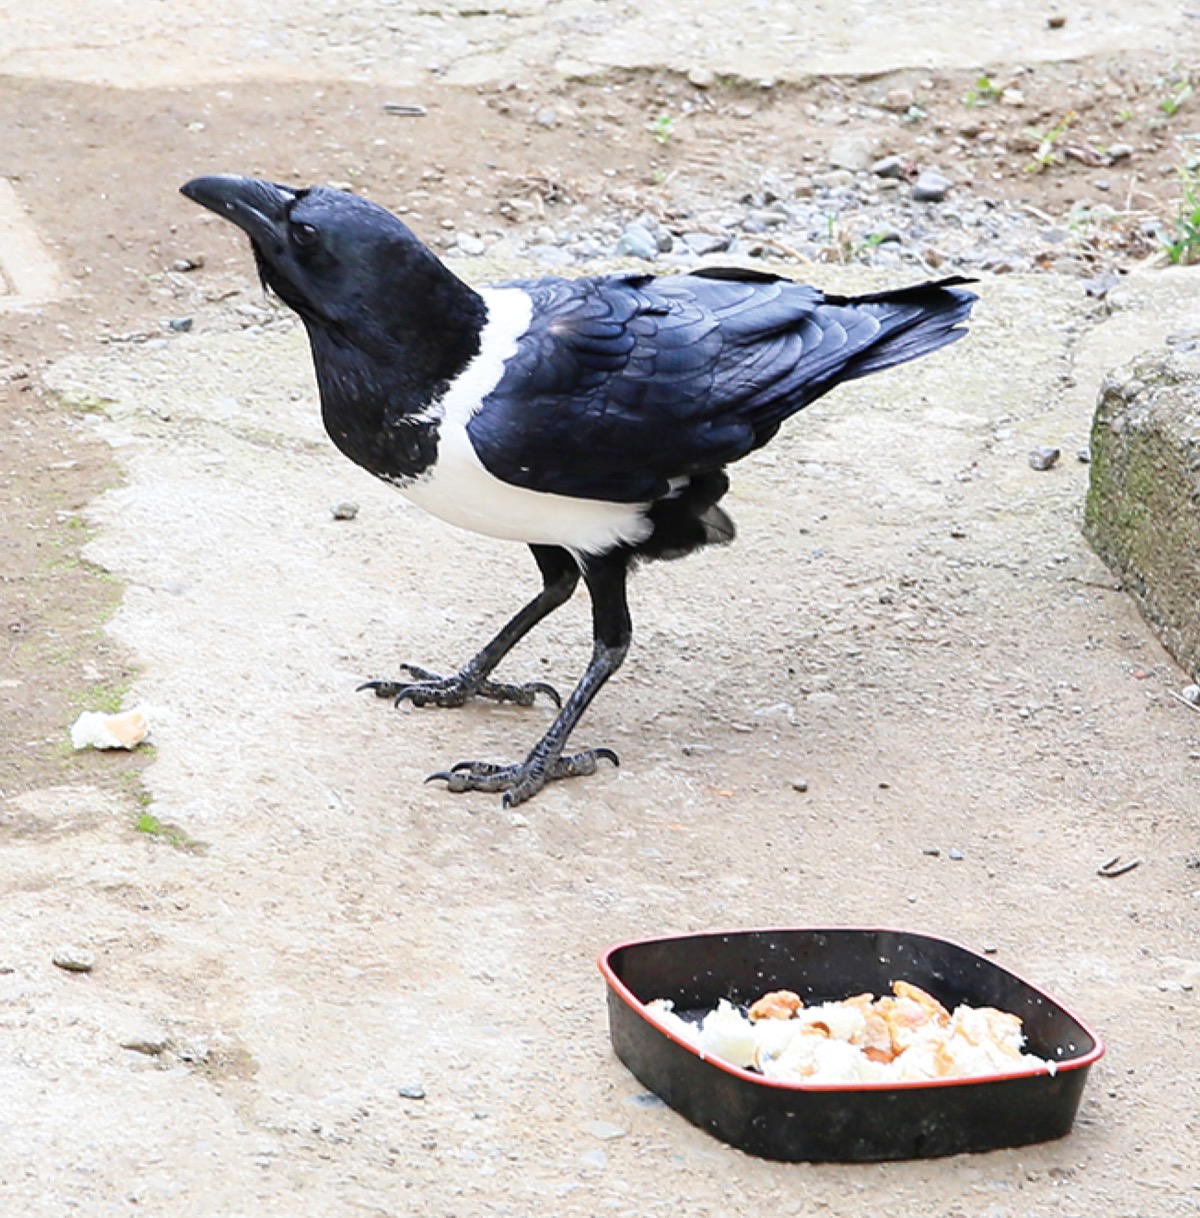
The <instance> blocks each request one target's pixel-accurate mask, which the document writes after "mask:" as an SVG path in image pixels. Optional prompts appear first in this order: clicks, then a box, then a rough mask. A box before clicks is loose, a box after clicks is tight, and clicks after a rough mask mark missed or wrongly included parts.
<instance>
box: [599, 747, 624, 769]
mask: <svg viewBox="0 0 1200 1218" xmlns="http://www.w3.org/2000/svg"><path fill="white" fill-rule="evenodd" d="M592 756H593V757H595V758H596V760H597V761H599V760H600V758H601V757H603V758H604V760H605V761H611V762H612V763H613V765H615V766H616V767H617V769H620V768H621V759H620V757H618V756H617V755H616V753H614V752H613V751H612V749H606V748H604V746H603V745H601V746H600V748H598V749H592Z"/></svg>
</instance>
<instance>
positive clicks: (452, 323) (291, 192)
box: [182, 174, 482, 355]
mask: <svg viewBox="0 0 1200 1218" xmlns="http://www.w3.org/2000/svg"><path fill="white" fill-rule="evenodd" d="M182 191H183V193H184V194H185V195H186V196H187V197H188V198H189V199H192V200H193V201H194V202H196V203H199V204H201V205H202V206H204V207H207V208H209V210H211V211H214V212H216V214H217V215H219V216H223V217H224V218H225V219H227V220H231V221H232V222H233V223H234V224H236V225H237V226H238V227H239V228H240V229H242V231H243V232H245V233H246V235H247V236H248V237H249V238H250V242H251V245H252V246H253V249H254V257H255V260H256V261H257V263H258V270H259V274H260V276H261V277H262V280H263V283H264V284H265V285H266V286H267V287H269V288H270V289H271V291H273V292H274V293H275V294H276V295H277V296H278V297H279V298H280V299H281V300H282V301H283V302H284V303H285V304H287V305H288V306H290V307H291V308H292V309H294V310H295V311H296V312H297V313H299V314H300V316H301V317H302V318H303V319H304V321H305V322H306V323H307V324H308V326H309V328H310V330H311V329H312V328H313V327H318V328H329V329H332V330H335V331H337V332H338V333H339V335H340V336H341V337H342V338H343V339H345V340H349V341H351V342H355V343H356V344H358V345H360V346H361V347H362V348H363V349H364V350H367V351H371V352H373V353H376V354H380V355H382V354H384V353H385V351H386V349H387V348H388V347H390V346H391V345H392V343H391V342H390V341H389V340H393V341H398V342H400V343H401V344H402V345H408V344H409V343H411V342H412V341H414V339H415V340H416V341H417V342H418V343H419V342H420V336H421V335H423V334H428V333H430V332H432V331H439V332H440V333H441V336H442V341H443V342H444V341H445V338H446V337H448V336H450V335H453V334H454V333H455V332H456V331H458V330H460V329H461V330H463V331H470V332H472V333H473V332H474V331H475V330H477V323H478V319H479V317H480V315H481V309H482V306H481V303H480V301H479V298H478V296H477V295H476V294H475V293H474V292H473V291H471V289H470V288H468V287H467V285H466V284H464V283H462V281H461V280H459V279H457V278H456V277H455V276H454V275H452V274H451V273H450V272H449V271H448V270H447V269H446V268H445V267H444V266H443V265H442V264H441V262H440V261H439V260H438V259H437V258H436V257H435V256H434V254H433V253H432V252H431V251H430V250H428V249H427V248H426V247H425V246H424V245H422V244H421V242H420V241H419V240H418V239H417V237H416V236H415V235H414V234H413V232H412V231H411V229H409V228H408V226H407V225H405V224H404V223H403V222H402V221H401V220H399V219H398V218H397V217H396V216H394V215H392V213H391V212H389V211H386V210H385V209H384V208H382V207H380V206H378V205H377V204H375V203H371V202H368V201H367V200H366V199H360V198H359V197H358V196H357V195H352V194H348V193H347V192H346V191H342V190H333V189H332V188H330V187H327V186H314V187H311V188H308V189H303V190H296V189H293V188H291V187H288V186H279V185H276V184H275V183H274V182H266V181H263V180H261V179H259V178H241V177H234V176H232V175H227V174H216V175H213V176H210V177H203V178H195V179H193V180H192V181H191V182H188V183H187V184H186V185H185V186H184V187H182ZM439 345H441V344H439ZM390 354H393V355H394V354H396V353H395V352H392V353H390Z"/></svg>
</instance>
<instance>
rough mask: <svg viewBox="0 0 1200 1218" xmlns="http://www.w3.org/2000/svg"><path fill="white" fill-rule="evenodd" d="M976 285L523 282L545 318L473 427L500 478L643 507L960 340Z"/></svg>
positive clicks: (725, 278) (704, 279) (758, 279)
mask: <svg viewBox="0 0 1200 1218" xmlns="http://www.w3.org/2000/svg"><path fill="white" fill-rule="evenodd" d="M960 282H962V281H961V280H947V281H943V282H940V283H937V284H926V285H919V286H918V287H916V288H909V289H902V290H900V291H899V292H893V293H878V294H876V295H873V296H869V297H860V298H858V299H847V298H837V297H829V298H827V297H825V296H824V295H822V293H820V292H819V291H817V290H816V289H814V288H810V287H806V286H803V285H800V284H795V283H792V282H790V281H788V280H785V279H780V278H778V277H775V276H771V275H762V274H758V273H756V272H741V271H738V270H737V269H734V268H718V269H715V270H710V271H706V272H702V273H698V274H694V275H679V276H668V277H661V278H654V277H651V276H644V275H639V276H624V277H607V278H592V279H578V280H563V279H548V280H537V281H533V282H525V283H519V284H514V285H512V286H515V287H521V288H523V289H524V290H525V291H526V292H528V293H529V294H530V296H531V297H532V299H533V321H532V323H531V325H530V327H529V330H528V331H527V332H526V334H525V335H524V336H523V337H522V338H521V340H520V342H519V344H518V349H517V352H516V354H515V355H514V356H513V358H512V359H511V360H510V361H509V363H508V365H507V366H506V370H505V374H504V376H503V378H502V379H501V381H500V383H499V384H498V385H497V386H496V388H495V389H494V390H493V391H492V393H491V394H489V395H488V396H487V397H486V398H485V399H484V402H483V404H482V407H481V409H480V410H479V411H478V412H477V413H476V414H475V415H474V416H473V417H472V419H471V421H470V423H469V424H468V433H469V435H470V438H471V442H472V444H473V445H474V447H475V450H476V452H477V453H478V455H479V457H480V460H481V461H482V462H483V463H484V465H485V466H486V467H487V468H488V470H490V471H491V473H493V474H494V475H496V476H497V477H498V478H501V479H503V480H504V481H506V482H509V483H513V484H515V485H518V486H523V487H526V488H528V489H531V490H537V491H546V492H552V493H556V494H562V495H570V496H574V497H577V498H587V499H606V500H611V501H614V502H623V503H633V502H641V501H646V500H651V499H656V498H661V497H662V496H664V495H666V494H667V493H668V492H669V488H670V483H671V481H672V480H673V479H678V478H682V477H686V476H688V475H692V474H696V473H699V472H701V471H703V470H715V469H719V468H721V467H722V466H724V465H727V464H729V463H730V462H731V461H736V460H737V459H738V458H739V457H743V456H745V455H746V454H747V453H748V452H750V451H751V450H752V449H754V448H756V447H757V446H758V445H760V444H763V443H765V442H766V441H767V440H768V439H769V438H770V437H771V436H772V435H773V434H774V433H775V431H776V430H777V429H778V427H779V425H780V423H781V422H782V421H783V420H784V419H786V418H787V417H788V416H789V415H791V414H794V413H795V412H796V411H798V410H801V409H802V408H803V407H804V406H806V405H807V404H808V403H809V402H811V401H813V400H814V399H815V398H817V397H819V396H820V395H821V394H823V393H825V392H827V391H828V390H829V389H831V388H832V387H833V386H834V385H835V384H837V383H838V382H839V381H842V380H848V379H851V378H854V377H858V376H864V375H866V374H867V373H869V372H874V371H876V370H878V369H880V368H885V367H888V366H890V365H891V364H896V363H900V362H902V361H904V360H907V359H912V358H915V357H916V356H918V355H921V354H923V353H925V352H926V351H930V350H933V349H934V348H935V347H939V346H942V345H943V344H945V343H947V342H951V341H953V340H954V339H955V338H957V337H959V336H960V335H961V333H962V332H961V331H958V330H956V329H954V327H955V326H956V325H957V323H958V322H959V321H961V320H963V319H964V318H965V316H966V314H967V313H968V312H969V310H970V306H971V303H972V301H973V300H974V299H975V298H974V296H973V295H972V294H971V293H969V292H965V291H961V290H957V289H956V285H957V284H958V283H960Z"/></svg>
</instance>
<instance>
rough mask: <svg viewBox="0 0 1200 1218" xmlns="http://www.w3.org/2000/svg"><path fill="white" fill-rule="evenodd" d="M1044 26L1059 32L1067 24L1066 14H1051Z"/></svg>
mask: <svg viewBox="0 0 1200 1218" xmlns="http://www.w3.org/2000/svg"><path fill="white" fill-rule="evenodd" d="M1046 24H1047V25H1048V26H1049V27H1050V28H1051V29H1052V30H1061V29H1062V27H1063V26H1064V25H1066V24H1067V18H1066V14H1065V13H1051V14H1050V16H1049V17H1047V18H1046Z"/></svg>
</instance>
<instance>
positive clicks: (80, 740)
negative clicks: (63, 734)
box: [71, 709, 150, 749]
mask: <svg viewBox="0 0 1200 1218" xmlns="http://www.w3.org/2000/svg"><path fill="white" fill-rule="evenodd" d="M149 731H150V723H149V720H147V718H146V715H145V713H144V712H143V711H141V710H137V709H134V710H128V711H121V712H120V713H118V714H115V715H106V714H105V713H104V712H103V711H84V712H83V714H82V715H80V716H79V718H78V719H76V720H75V723H74V726H73V727H72V728H71V743H72V745H74V746H75V748H77V749H86V748H93V749H135V748H137V746H138V745H139V744H141V743H142V741H143V740H145V739H146V736H147V735H148V734H149Z"/></svg>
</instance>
